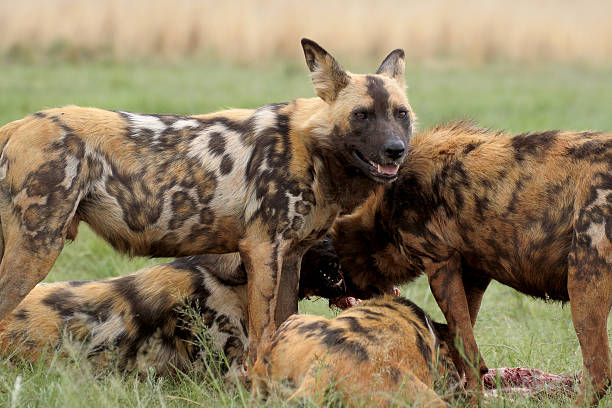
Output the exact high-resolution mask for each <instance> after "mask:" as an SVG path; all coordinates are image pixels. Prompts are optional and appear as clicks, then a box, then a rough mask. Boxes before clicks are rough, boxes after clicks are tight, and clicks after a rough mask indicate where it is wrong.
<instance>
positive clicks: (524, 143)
mask: <svg viewBox="0 0 612 408" xmlns="http://www.w3.org/2000/svg"><path fill="white" fill-rule="evenodd" d="M558 135H559V131H558V130H549V131H547V132H542V133H528V134H525V133H523V134H520V135H516V136H514V137H513V138H512V147H513V148H514V158H515V159H516V161H519V162H520V161H523V160H524V158H525V156H526V155H529V156H534V155H536V154H542V153H544V152H546V150H548V149H549V148H550V147H551V146H552V145H553V144H554V143H555V140H557V136H558Z"/></svg>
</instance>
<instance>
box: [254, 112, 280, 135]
mask: <svg viewBox="0 0 612 408" xmlns="http://www.w3.org/2000/svg"><path fill="white" fill-rule="evenodd" d="M277 120H278V114H277V113H276V112H275V111H273V110H272V109H271V107H270V106H264V107H262V108H259V109H257V111H256V112H255V114H254V115H253V122H254V124H255V135H258V134H260V133H261V132H263V131H264V130H266V129H269V128H271V127H273V126H276V122H277Z"/></svg>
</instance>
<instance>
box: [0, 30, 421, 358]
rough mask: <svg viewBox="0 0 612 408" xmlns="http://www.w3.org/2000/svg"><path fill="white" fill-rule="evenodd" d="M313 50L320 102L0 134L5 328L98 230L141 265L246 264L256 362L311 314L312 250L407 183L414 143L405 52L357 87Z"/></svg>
mask: <svg viewBox="0 0 612 408" xmlns="http://www.w3.org/2000/svg"><path fill="white" fill-rule="evenodd" d="M302 46H303V48H304V54H305V57H306V62H307V65H308V67H309V69H310V71H311V74H312V81H313V84H314V88H315V90H316V93H317V95H318V96H319V97H316V98H310V99H296V100H294V101H292V102H289V103H279V104H272V105H267V106H264V107H262V108H259V109H256V110H228V111H222V112H218V113H213V114H209V115H200V116H176V115H142V114H134V113H129V112H113V111H107V110H101V109H93V108H80V107H75V106H69V107H64V108H56V109H48V110H45V111H42V112H38V113H36V114H34V115H32V116H29V117H27V118H25V119H22V120H18V121H15V122H12V123H9V124H8V125H5V126H4V127H2V128H0V146H1V148H2V155H1V157H0V220H1V224H2V245H1V246H2V251H1V253H2V254H3V257H2V262H1V264H0V294H1V296H0V318H2V317H4V316H6V315H7V314H8V313H9V312H10V311H11V310H12V309H13V308H14V307H15V306H17V304H18V303H19V302H20V301H21V299H23V297H24V296H25V295H26V294H27V293H28V292H29V291H30V290H31V289H32V288H33V287H34V286H35V284H36V283H37V282H39V281H41V280H42V279H43V278H44V277H45V276H46V275H47V273H48V272H49V270H50V269H51V266H52V265H53V263H54V262H55V259H56V258H57V256H58V255H59V253H60V251H61V249H62V247H63V245H64V241H65V239H66V238H67V237H68V238H70V237H72V236H73V235H74V231H75V230H76V226H77V224H78V222H79V221H80V220H83V221H85V222H87V223H88V224H89V225H90V226H91V227H92V228H93V229H94V230H95V231H96V232H97V233H98V234H99V235H100V236H102V237H103V238H105V239H106V240H108V241H109V242H110V243H111V244H112V245H113V246H114V247H115V248H116V249H118V250H120V251H123V252H128V253H129V254H132V255H149V256H185V255H196V254H201V253H227V252H235V251H239V252H240V254H241V256H242V259H243V261H244V264H245V266H246V272H247V277H248V287H249V289H248V292H249V317H250V318H249V333H250V335H251V338H250V340H249V341H250V346H249V354H250V356H251V358H254V357H255V355H256V350H257V344H258V343H259V341H260V340H261V339H262V338H267V337H269V336H271V334H272V333H273V332H274V329H275V328H276V327H277V325H278V323H279V322H282V321H284V320H285V318H286V317H288V316H289V315H290V314H292V313H294V312H296V311H297V290H298V278H299V266H300V259H301V257H302V255H303V253H304V252H305V251H306V249H308V248H309V247H310V246H311V245H312V244H313V243H315V242H316V241H317V240H319V239H320V238H321V237H322V236H323V235H324V234H325V232H326V231H327V230H328V229H329V228H330V226H331V224H332V222H333V221H334V219H335V218H336V216H337V215H338V214H339V213H340V212H349V211H351V210H352V209H353V208H354V207H355V206H357V205H358V204H360V203H361V202H362V201H364V200H365V199H366V198H367V196H368V194H369V193H371V192H372V191H373V190H374V189H375V187H376V186H377V185H379V184H380V183H383V182H388V181H391V180H394V179H395V178H396V174H397V170H398V168H399V165H400V164H401V163H402V161H403V160H404V157H405V145H406V143H407V142H408V141H409V138H410V136H411V133H412V122H413V120H412V119H413V114H412V111H411V108H410V106H409V104H408V100H407V97H406V93H405V89H404V79H403V75H404V60H403V57H404V53H403V51H402V50H395V51H393V52H391V53H390V54H389V55H388V56H387V57H386V58H385V60H384V61H383V63H382V65H381V66H380V68H379V69H378V71H377V73H376V74H373V75H356V74H351V73H349V72H347V71H345V70H344V69H342V68H341V67H340V65H339V64H338V63H337V62H336V61H335V60H334V58H333V57H332V56H331V55H329V54H328V53H327V52H326V51H325V50H323V49H322V48H321V47H320V46H319V45H317V44H316V43H314V42H312V41H310V40H307V39H304V40H302Z"/></svg>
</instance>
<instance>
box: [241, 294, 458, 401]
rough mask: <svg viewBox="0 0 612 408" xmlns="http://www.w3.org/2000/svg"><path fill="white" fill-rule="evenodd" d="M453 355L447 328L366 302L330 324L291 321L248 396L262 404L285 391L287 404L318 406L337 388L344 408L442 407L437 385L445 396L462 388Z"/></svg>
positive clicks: (393, 300)
mask: <svg viewBox="0 0 612 408" xmlns="http://www.w3.org/2000/svg"><path fill="white" fill-rule="evenodd" d="M449 340H450V341H449ZM450 348H454V346H453V341H452V338H449V336H448V328H447V326H446V325H443V324H439V323H435V322H432V321H431V319H430V318H429V317H428V316H427V314H425V312H423V310H421V309H420V308H419V307H418V306H416V305H415V304H414V303H412V302H410V301H409V300H407V299H402V298H399V297H395V296H393V297H392V296H386V297H383V298H379V299H374V300H370V301H366V302H364V303H362V304H361V305H359V306H355V307H353V308H351V309H349V310H347V311H345V312H342V313H341V314H340V315H338V316H337V317H336V318H334V319H326V318H324V317H320V316H312V315H294V316H291V317H290V318H289V319H287V321H285V323H283V324H282V325H281V326H280V327H279V329H278V331H277V332H276V333H275V334H274V337H273V338H272V341H271V342H270V343H269V344H267V345H266V346H264V348H263V351H262V355H261V358H259V359H258V360H257V363H256V364H255V367H254V368H253V378H252V381H253V391H254V392H255V393H256V394H258V395H260V396H266V395H267V394H269V392H270V391H271V390H272V389H274V388H277V387H279V386H281V387H282V384H287V383H288V384H290V387H289V389H287V390H284V389H282V388H281V389H280V390H279V391H280V392H283V391H285V392H286V391H289V395H290V399H298V398H303V397H308V398H311V399H313V398H314V399H318V402H319V403H322V402H323V400H324V397H325V392H326V391H327V390H328V389H330V388H335V389H336V390H337V391H339V394H340V395H339V396H340V398H341V399H342V401H343V402H344V404H346V405H347V406H385V407H387V406H390V405H391V403H393V402H395V403H397V402H399V404H398V405H401V404H402V403H405V402H407V403H409V405H410V406H412V405H413V404H415V403H417V404H419V405H418V406H427V407H445V406H446V403H444V401H443V400H442V399H441V398H440V396H439V395H438V394H437V393H436V392H435V391H434V382H436V383H437V384H436V385H438V386H441V387H440V388H443V390H444V391H445V392H449V391H450V392H453V391H454V390H455V389H457V388H460V387H461V381H460V378H459V375H458V373H457V370H456V369H455V366H454V364H453V362H452V358H451V357H450ZM436 380H439V381H436Z"/></svg>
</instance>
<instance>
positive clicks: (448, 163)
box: [334, 122, 612, 400]
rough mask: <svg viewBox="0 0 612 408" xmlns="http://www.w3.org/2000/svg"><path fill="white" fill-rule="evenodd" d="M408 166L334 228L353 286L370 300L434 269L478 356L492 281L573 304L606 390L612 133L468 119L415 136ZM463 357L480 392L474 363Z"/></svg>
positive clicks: (599, 388)
mask: <svg viewBox="0 0 612 408" xmlns="http://www.w3.org/2000/svg"><path fill="white" fill-rule="evenodd" d="M406 161H407V163H410V164H409V165H408V166H404V167H403V169H402V170H401V171H400V174H399V176H398V180H397V181H396V182H395V183H393V184H392V185H389V186H387V187H386V188H384V189H381V191H379V192H378V193H377V194H376V195H375V196H372V197H371V198H370V199H368V201H367V202H366V203H365V204H364V205H363V206H362V207H361V208H360V209H359V210H358V211H356V212H355V213H354V214H351V215H349V216H346V217H343V218H342V219H339V220H338V221H337V223H336V224H335V226H334V238H335V242H334V245H335V248H336V250H337V251H338V254H339V256H340V264H341V267H342V270H343V273H344V276H345V278H346V280H347V285H349V288H348V290H349V292H353V293H355V294H357V295H358V296H361V297H367V296H368V293H371V292H387V291H389V290H390V288H391V287H392V284H394V283H401V282H406V281H409V280H411V279H413V278H415V277H416V276H418V275H420V274H422V273H425V274H427V276H428V278H429V283H430V286H431V290H432V292H433V294H434V297H435V298H436V300H437V302H438V305H439V306H440V308H441V310H442V311H443V313H444V315H445V317H446V320H447V322H448V324H449V326H450V328H451V330H453V332H455V331H457V332H458V333H459V337H460V339H461V340H462V342H463V346H464V347H465V351H466V354H467V356H468V357H469V358H470V359H472V360H474V359H475V356H479V353H478V347H477V345H476V342H475V340H474V334H473V325H474V323H475V321H476V316H477V314H478V310H479V308H480V302H481V299H482V296H483V294H484V291H485V289H486V288H487V286H488V285H489V282H490V281H491V279H495V280H497V281H499V282H501V283H503V284H505V285H508V286H511V287H513V288H515V289H516V290H518V291H521V292H523V293H525V294H528V295H531V296H535V297H540V298H544V299H551V300H560V301H570V305H571V311H572V320H573V323H574V327H575V329H576V333H577V334H578V340H579V341H580V346H581V348H582V356H583V360H584V372H585V374H587V375H588V376H587V378H589V377H590V381H591V385H592V387H593V388H594V391H595V395H596V396H598V397H600V396H602V395H603V394H604V393H605V391H606V389H607V388H608V384H609V382H610V368H611V367H610V359H609V350H610V347H609V343H608V335H607V330H606V320H607V317H608V314H609V311H610V305H611V303H612V232H611V231H612V134H610V133H608V134H604V133H597V132H580V133H578V132H562V131H549V132H543V133H530V134H519V135H511V134H507V133H504V132H495V131H489V130H486V129H481V128H478V127H475V126H473V125H471V124H469V123H465V122H459V123H452V124H448V125H441V126H438V127H436V128H434V129H432V130H429V131H425V132H422V133H420V134H418V135H416V136H415V137H413V139H412V143H411V148H410V152H409V153H408V156H407V158H406ZM455 362H456V365H457V368H458V369H459V370H460V371H464V372H465V373H466V374H467V378H468V383H469V385H470V387H471V388H472V389H474V388H477V387H478V376H477V374H476V373H475V372H474V371H473V370H472V369H470V368H469V367H470V366H471V364H470V363H467V362H465V361H464V360H463V359H460V358H458V357H457V356H456V360H455ZM480 368H481V374H482V373H483V372H484V371H485V370H486V367H485V365H484V363H483V362H482V361H481V365H480ZM588 388H589V383H588V381H587V382H583V384H582V390H583V392H582V393H581V397H580V400H585V399H586V398H587V397H588V393H587V392H585V391H586V389H588Z"/></svg>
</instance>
